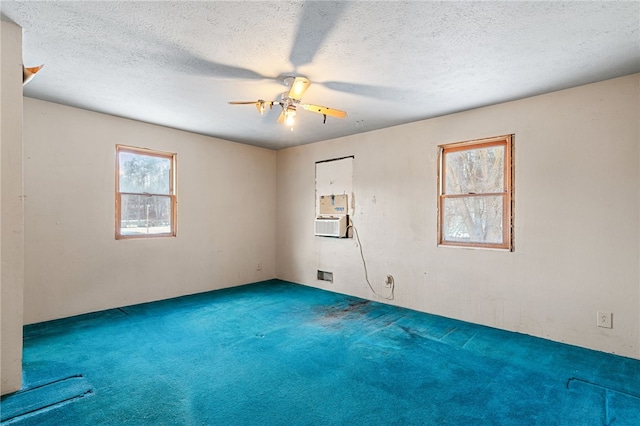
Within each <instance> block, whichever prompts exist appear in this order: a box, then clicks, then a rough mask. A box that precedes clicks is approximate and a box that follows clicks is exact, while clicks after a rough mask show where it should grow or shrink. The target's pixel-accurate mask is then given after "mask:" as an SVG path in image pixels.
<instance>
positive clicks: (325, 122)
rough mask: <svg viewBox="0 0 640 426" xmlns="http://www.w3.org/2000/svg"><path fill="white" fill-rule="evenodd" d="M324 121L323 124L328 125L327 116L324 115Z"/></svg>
mask: <svg viewBox="0 0 640 426" xmlns="http://www.w3.org/2000/svg"><path fill="white" fill-rule="evenodd" d="M322 116H323V117H324V120H322V124H327V114H322Z"/></svg>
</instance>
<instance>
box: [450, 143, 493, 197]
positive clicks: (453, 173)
mask: <svg viewBox="0 0 640 426" xmlns="http://www.w3.org/2000/svg"><path fill="white" fill-rule="evenodd" d="M444 161H445V165H444V169H445V170H446V187H445V190H444V192H445V194H471V193H473V194H487V193H494V192H503V191H504V146H502V145H499V146H489V147H485V148H475V149H473V148H472V149H467V150H464V151H453V152H447V153H446V155H445V157H444Z"/></svg>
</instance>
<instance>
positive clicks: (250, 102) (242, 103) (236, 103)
mask: <svg viewBox="0 0 640 426" xmlns="http://www.w3.org/2000/svg"><path fill="white" fill-rule="evenodd" d="M228 103H229V104H231V105H251V104H259V103H260V101H230V102H228Z"/></svg>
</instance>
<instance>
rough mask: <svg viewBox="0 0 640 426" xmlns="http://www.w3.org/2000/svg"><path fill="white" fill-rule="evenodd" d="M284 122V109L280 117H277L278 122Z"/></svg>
mask: <svg viewBox="0 0 640 426" xmlns="http://www.w3.org/2000/svg"><path fill="white" fill-rule="evenodd" d="M282 123H284V111H282V112H281V113H280V117H278V124H282Z"/></svg>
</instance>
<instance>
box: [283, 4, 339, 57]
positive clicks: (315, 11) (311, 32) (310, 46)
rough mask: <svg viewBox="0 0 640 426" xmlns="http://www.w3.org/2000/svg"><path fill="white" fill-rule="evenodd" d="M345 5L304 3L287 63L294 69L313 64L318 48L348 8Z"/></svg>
mask: <svg viewBox="0 0 640 426" xmlns="http://www.w3.org/2000/svg"><path fill="white" fill-rule="evenodd" d="M347 3H348V2H341V1H335V2H334V1H332V2H328V1H327V2H324V1H321V2H312V1H305V2H303V3H302V4H301V5H300V7H301V8H302V15H301V16H300V20H299V21H298V29H297V31H296V36H295V40H294V42H293V46H292V47H291V53H290V54H289V61H290V62H291V64H292V65H293V66H294V68H298V67H301V66H303V65H307V64H310V63H312V62H313V58H314V57H315V56H316V54H317V53H318V51H319V50H320V47H321V46H322V44H323V43H324V41H325V40H326V39H327V37H328V36H329V35H330V34H331V33H332V32H333V29H334V28H335V27H336V25H337V23H338V21H339V20H340V18H341V17H342V15H343V14H344V13H345V11H346V10H347V9H348V8H349V5H348V4H347Z"/></svg>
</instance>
